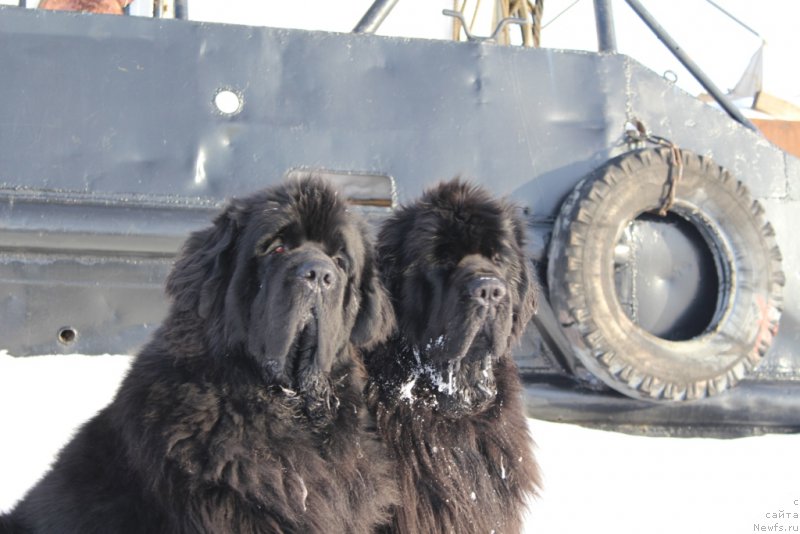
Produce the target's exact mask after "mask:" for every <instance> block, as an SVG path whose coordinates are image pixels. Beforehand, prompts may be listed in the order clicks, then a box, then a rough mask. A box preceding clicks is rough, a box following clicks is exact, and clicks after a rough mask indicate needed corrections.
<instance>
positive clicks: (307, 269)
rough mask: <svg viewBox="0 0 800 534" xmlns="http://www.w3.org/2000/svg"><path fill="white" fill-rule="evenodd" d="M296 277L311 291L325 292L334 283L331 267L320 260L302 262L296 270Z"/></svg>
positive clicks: (334, 274) (334, 275) (334, 277)
mask: <svg viewBox="0 0 800 534" xmlns="http://www.w3.org/2000/svg"><path fill="white" fill-rule="evenodd" d="M297 277H298V278H300V279H301V280H302V281H304V282H305V283H306V284H308V285H309V286H310V287H311V289H321V290H323V291H326V290H328V289H330V288H331V287H333V285H334V284H335V283H336V273H334V271H333V266H332V265H328V264H327V263H326V262H324V261H321V260H309V261H306V262H303V263H302V264H301V265H300V267H298V268H297Z"/></svg>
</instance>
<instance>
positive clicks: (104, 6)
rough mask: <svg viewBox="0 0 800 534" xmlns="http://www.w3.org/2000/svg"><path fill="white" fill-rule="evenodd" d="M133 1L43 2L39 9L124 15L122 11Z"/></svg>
mask: <svg viewBox="0 0 800 534" xmlns="http://www.w3.org/2000/svg"><path fill="white" fill-rule="evenodd" d="M132 1H133V0H42V1H41V2H39V9H51V10H59V11H81V12H83V13H106V14H109V15H122V14H123V11H122V10H123V9H124V8H125V6H127V5H128V4H130V3H131V2H132Z"/></svg>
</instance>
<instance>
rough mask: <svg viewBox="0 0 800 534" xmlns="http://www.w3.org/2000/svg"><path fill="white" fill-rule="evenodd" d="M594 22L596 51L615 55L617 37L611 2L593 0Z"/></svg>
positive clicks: (608, 0)
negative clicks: (595, 27)
mask: <svg viewBox="0 0 800 534" xmlns="http://www.w3.org/2000/svg"><path fill="white" fill-rule="evenodd" d="M594 21H595V25H596V26H597V50H598V51H599V52H608V53H612V54H613V53H616V52H617V36H616V34H615V32H614V14H613V12H612V11H611V0H594Z"/></svg>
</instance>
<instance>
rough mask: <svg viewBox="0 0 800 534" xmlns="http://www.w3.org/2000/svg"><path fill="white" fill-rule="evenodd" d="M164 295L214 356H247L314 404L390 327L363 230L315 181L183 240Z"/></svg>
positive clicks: (236, 207)
mask: <svg viewBox="0 0 800 534" xmlns="http://www.w3.org/2000/svg"><path fill="white" fill-rule="evenodd" d="M167 293H168V294H169V295H170V296H171V297H172V298H173V312H172V313H173V314H175V313H178V314H189V316H190V317H192V318H195V319H196V320H197V322H198V324H200V325H201V329H202V332H201V333H199V335H202V336H203V337H204V346H205V347H206V348H207V350H208V352H209V353H210V354H211V355H212V356H213V357H218V358H223V359H224V358H226V357H245V358H247V359H248V360H249V361H251V362H254V363H255V364H257V366H258V367H259V368H260V369H261V370H262V371H263V373H264V375H265V377H266V378H267V379H268V380H270V381H273V382H274V383H276V384H279V385H281V386H282V387H286V388H287V389H291V390H295V391H298V392H299V393H301V394H309V395H312V396H313V395H315V394H316V395H317V396H324V395H325V394H326V393H327V392H326V391H325V390H326V389H327V388H328V387H329V377H330V375H331V372H332V371H333V370H334V369H335V368H337V366H338V367H342V366H347V365H350V364H351V363H352V362H351V358H352V351H351V350H350V346H355V347H357V348H368V347H370V346H371V345H373V344H374V343H376V342H378V341H381V340H382V339H384V338H385V337H386V336H387V335H388V334H389V332H390V331H391V328H392V327H393V325H394V316H393V313H392V310H391V305H390V304H389V300H388V297H387V296H386V292H385V290H384V289H383V286H382V285H381V283H380V281H379V279H378V274H377V272H376V269H375V261H374V252H373V248H372V246H371V244H370V243H369V240H368V239H367V231H366V227H365V224H364V223H363V222H362V221H361V220H360V219H358V218H356V217H354V215H353V214H352V213H350V212H349V211H348V209H347V206H346V204H345V202H344V201H343V200H342V199H341V198H340V197H339V196H338V194H337V192H336V191H335V190H333V189H332V188H331V187H330V186H328V185H327V184H326V183H325V182H323V181H322V180H320V179H318V178H314V177H311V176H306V177H303V178H301V179H298V180H295V181H292V182H288V183H286V184H284V185H281V186H277V187H273V188H271V189H267V190H264V191H261V192H258V193H256V194H254V195H252V196H249V197H245V198H241V199H234V200H233V201H231V202H230V203H229V205H228V206H227V207H226V208H225V209H224V211H223V212H222V213H221V214H220V215H219V216H218V217H217V218H216V219H215V220H214V224H213V226H211V227H210V228H207V229H205V230H202V231H199V232H196V233H194V234H192V235H191V237H190V238H189V239H188V241H187V242H186V244H185V246H184V250H183V253H182V255H181V257H180V258H179V259H178V261H177V262H176V264H175V267H174V269H173V271H172V273H171V274H170V276H169V278H168V280H167ZM316 390H319V391H316ZM315 391H316V393H315Z"/></svg>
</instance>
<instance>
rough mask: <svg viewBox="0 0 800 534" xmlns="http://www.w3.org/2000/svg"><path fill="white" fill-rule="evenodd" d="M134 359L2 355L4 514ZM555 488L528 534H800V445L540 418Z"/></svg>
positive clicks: (788, 439)
mask: <svg viewBox="0 0 800 534" xmlns="http://www.w3.org/2000/svg"><path fill="white" fill-rule="evenodd" d="M129 363H130V358H129V357H125V356H42V357H29V358H12V357H11V356H8V355H7V354H5V353H2V352H0V429H2V430H0V432H2V434H0V510H7V509H9V508H10V507H11V506H13V504H14V502H15V501H16V500H17V499H19V498H20V497H21V496H22V495H23V493H24V492H25V491H26V490H27V489H28V488H29V487H30V486H31V485H32V484H34V483H35V481H36V480H37V479H38V477H39V476H41V474H42V473H43V472H44V471H45V470H46V469H47V466H48V465H49V463H50V462H51V461H52V459H53V455H54V454H55V453H56V452H57V451H58V449H59V448H60V447H61V446H62V445H63V444H64V442H66V441H67V440H68V439H69V437H70V435H71V434H72V432H73V431H74V429H75V428H76V427H77V426H78V425H80V424H81V423H82V422H83V421H85V420H86V419H88V418H89V417H91V416H92V414H94V413H95V412H96V411H97V410H98V409H99V408H101V407H102V406H103V405H105V404H106V403H107V402H108V401H109V400H110V399H111V397H112V396H113V394H114V392H115V390H116V388H117V385H118V384H119V381H120V379H121V378H122V376H123V374H124V372H125V371H126V369H127V367H128V365H129ZM530 427H531V431H532V433H533V435H534V437H535V439H536V441H537V457H538V459H539V462H540V464H541V467H542V470H543V472H544V476H545V485H546V487H545V490H544V492H543V494H542V496H541V497H540V498H539V499H538V500H536V501H535V502H534V503H533V504H532V506H531V511H530V518H529V520H528V523H527V529H526V532H532V533H533V532H536V533H544V534H559V533H565V534H580V533H588V532H593V533H594V532H612V533H619V534H628V533H630V534H634V533H635V534H647V533H665V534H666V533H688V534H695V533H697V534H706V533H708V534H711V533H724V534H728V533H730V534H736V533H745V532H748V533H749V532H800V436H775V435H772V436H762V437H753V438H744V439H737V440H727V441H721V440H711V439H675V438H646V437H634V436H627V435H623V434H617V433H613V432H602V431H597V430H588V429H585V428H580V427H576V426H571V425H564V424H555V423H548V422H544V421H537V420H531V421H530Z"/></svg>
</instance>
